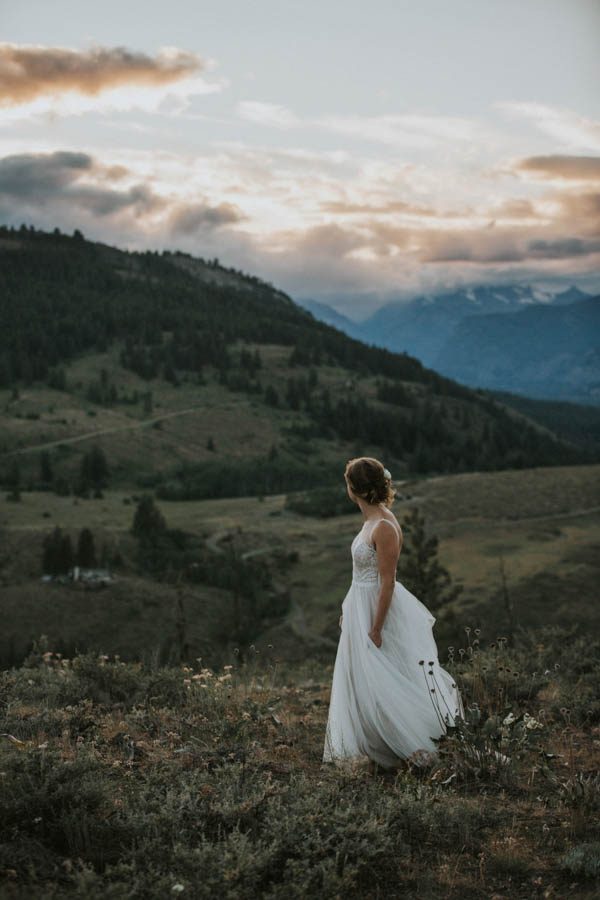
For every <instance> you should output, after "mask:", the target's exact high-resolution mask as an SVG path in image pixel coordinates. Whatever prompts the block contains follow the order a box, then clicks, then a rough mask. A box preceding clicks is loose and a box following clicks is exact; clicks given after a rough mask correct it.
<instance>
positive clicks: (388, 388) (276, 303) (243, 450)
mask: <svg viewBox="0 0 600 900" xmlns="http://www.w3.org/2000/svg"><path fill="white" fill-rule="evenodd" d="M0 258H1V266H0V298H1V299H0V391H2V389H4V392H5V394H4V396H5V398H6V400H5V403H4V411H3V418H4V425H5V426H6V427H5V428H3V432H4V435H3V439H2V445H1V446H0V452H1V453H2V454H3V457H2V465H3V478H4V481H5V483H7V482H8V483H9V486H10V483H11V479H12V482H14V481H15V479H16V478H21V480H22V481H23V480H25V481H26V480H27V479H23V474H22V472H21V473H20V474H19V473H18V472H15V466H16V465H17V466H18V465H21V466H26V465H27V459H31V454H29V456H27V451H28V450H30V449H32V448H35V447H38V446H40V447H41V446H42V445H43V444H44V440H45V441H46V442H47V443H48V444H49V445H51V444H52V443H53V440H52V439H53V438H55V442H56V443H57V444H58V443H60V442H61V441H64V442H65V443H68V442H69V441H71V440H75V439H79V438H78V437H77V436H78V435H80V433H82V432H81V428H80V427H78V429H74V430H73V429H69V427H68V426H66V425H65V427H64V428H62V429H61V428H59V426H58V425H57V424H56V420H55V419H54V420H52V421H50V420H49V419H48V420H45V419H44V412H43V410H41V409H40V408H36V409H35V410H29V411H28V410H27V408H26V407H25V406H23V405H22V404H21V400H22V394H23V392H25V393H27V395H28V397H29V398H30V399H31V398H32V397H33V398H34V397H35V396H36V394H35V392H36V389H37V388H39V389H40V391H41V389H42V388H47V389H48V390H50V391H52V392H54V393H53V394H52V397H51V401H52V403H51V408H54V407H55V406H56V404H57V403H58V402H59V400H60V405H64V404H65V403H66V399H65V398H66V396H67V395H68V398H69V402H70V403H74V404H75V405H78V404H79V405H80V406H81V407H82V408H83V407H86V408H87V414H88V415H91V414H93V415H94V416H95V417H97V423H98V425H100V424H101V417H102V415H108V412H110V414H111V423H112V424H113V425H114V422H115V421H116V416H117V413H119V415H121V418H122V417H123V415H124V413H123V410H125V409H126V410H127V416H128V417H129V418H128V422H129V421H130V420H131V416H134V417H135V418H136V419H137V420H139V422H141V423H142V422H143V421H144V420H145V419H148V418H149V416H150V413H151V412H152V411H153V398H152V392H153V391H154V392H155V394H156V392H157V391H158V390H159V388H160V389H162V388H166V389H168V390H171V394H170V395H169V400H168V406H169V408H171V409H174V410H175V412H177V408H178V404H177V403H176V402H175V403H173V400H172V397H173V396H175V395H176V394H177V391H178V390H179V396H183V395H184V393H185V390H187V391H188V393H187V394H186V395H185V396H186V397H188V396H191V394H190V391H192V390H193V391H195V392H196V395H197V398H198V399H200V397H201V394H202V391H205V390H208V388H209V387H211V386H213V387H214V388H215V390H217V391H218V392H219V395H218V398H217V399H215V403H216V405H217V406H219V405H221V406H222V397H223V392H226V393H227V394H229V395H230V396H231V397H232V399H233V400H234V403H237V402H238V401H237V400H235V398H239V402H240V403H241V402H242V400H243V399H244V398H245V400H246V401H249V402H250V403H251V405H252V410H253V415H254V417H255V418H256V417H259V416H262V417H264V419H265V422H267V423H269V424H268V426H265V427H264V429H263V431H264V433H265V435H266V436H267V435H268V439H267V437H265V442H264V446H262V447H260V451H259V452H257V450H256V449H255V450H254V451H252V450H251V448H250V446H248V447H246V446H244V445H240V446H239V448H237V449H236V452H235V453H234V454H233V458H232V455H231V453H230V454H229V458H228V460H227V463H226V473H227V474H226V477H224V476H223V469H222V466H223V459H222V457H220V454H219V452H218V445H219V437H220V435H219V433H218V427H219V424H218V421H217V419H218V417H217V416H216V414H215V415H214V418H213V422H214V428H213V431H214V430H215V429H216V430H217V433H216V434H212V433H211V437H212V439H213V440H216V443H217V451H216V452H213V453H210V452H207V453H206V454H205V456H206V458H204V459H202V458H199V457H198V455H197V454H196V453H194V454H192V455H193V459H192V460H191V461H186V462H185V464H184V463H181V462H179V463H177V464H175V463H172V464H171V465H167V464H166V463H165V464H164V465H163V464H162V461H161V464H160V465H157V464H156V458H155V459H154V462H153V465H152V467H151V471H148V470H146V472H145V474H144V473H142V472H141V470H140V468H139V467H138V475H140V478H141V480H140V481H139V483H140V484H141V485H143V486H152V487H155V488H157V489H159V488H160V489H161V490H162V491H163V496H168V497H172V498H175V497H177V498H179V499H186V498H193V497H195V498H198V497H203V496H225V495H228V494H229V495H244V494H245V493H248V492H249V493H261V492H263V493H269V492H271V491H281V490H286V489H289V488H297V487H300V486H301V485H302V483H303V481H306V478H307V477H309V478H310V479H311V480H312V481H313V483H315V484H318V483H327V482H328V481H330V479H331V477H332V471H333V470H332V468H331V467H330V466H328V464H327V458H328V453H327V449H328V448H329V450H331V451H333V452H332V453H331V455H330V458H331V460H334V459H335V460H338V467H339V458H340V453H342V454H343V453H348V452H352V447H363V448H364V447H366V446H368V447H371V448H372V452H379V453H381V454H382V456H384V457H385V459H386V460H388V461H390V462H393V463H394V465H395V468H396V472H397V473H398V472H403V471H404V472H415V473H435V472H442V473H443V472H460V471H469V470H473V469H475V470H492V469H502V468H526V467H529V466H539V465H563V464H573V463H579V462H591V461H594V460H595V458H596V456H595V450H592V449H590V450H582V449H580V448H577V447H576V446H575V445H573V444H571V443H570V442H568V441H566V440H562V439H557V437H556V436H555V435H553V434H552V433H551V432H550V431H549V430H548V429H547V428H542V427H540V426H539V425H536V424H535V423H533V422H532V421H531V420H529V419H528V418H527V417H525V416H524V415H521V414H519V413H517V412H515V411H514V410H511V409H510V408H508V407H506V406H504V405H503V404H501V403H498V402H496V401H495V400H494V399H493V398H492V397H491V395H489V394H487V393H486V392H483V391H474V390H472V389H468V388H466V387H463V386H461V385H459V384H457V383H455V382H453V381H452V380H450V379H448V378H444V377H442V376H440V375H438V374H436V373H435V372H433V371H431V370H428V369H427V368H425V367H424V366H422V365H421V364H420V363H419V362H418V361H417V360H416V359H414V358H412V357H411V356H408V355H407V354H403V353H392V352H390V351H388V350H385V349H382V348H377V347H374V346H371V345H366V344H364V343H361V342H360V341H358V340H354V339H352V338H350V337H348V336H347V335H345V334H343V333H342V332H340V331H338V330H337V329H335V328H333V327H331V326H329V325H326V324H325V323H323V322H319V321H317V320H316V319H315V318H314V317H313V316H312V315H311V314H310V313H308V312H307V311H306V310H304V309H302V308H301V307H299V306H298V305H296V304H295V303H294V302H293V301H292V299H291V298H290V297H288V296H287V295H285V294H284V293H282V292H281V291H278V290H276V288H274V287H273V286H272V285H270V284H268V283H266V282H264V281H261V280H260V279H257V278H255V277H253V276H250V275H245V274H244V273H241V272H238V271H237V270H235V269H225V268H223V267H221V266H220V265H219V264H218V261H217V260H212V261H204V260H201V259H196V258H194V257H191V256H188V255H185V254H179V253H165V252H163V253H158V252H144V253H132V252H125V251H120V250H117V249H115V248H112V247H108V246H106V245H103V244H99V243H93V242H90V241H87V240H85V239H84V237H83V236H82V235H81V234H80V233H79V232H75V234H74V235H73V236H66V235H63V234H61V233H60V232H58V230H57V231H55V232H54V233H45V232H41V231H35V230H33V229H28V228H26V227H24V226H22V227H21V229H20V230H15V229H9V228H2V229H0ZM102 354H104V355H105V356H106V358H107V359H108V363H107V364H106V365H107V367H106V368H102V369H101V370H100V371H94V372H92V371H90V373H87V374H84V377H83V378H81V377H79V376H80V374H81V361H82V360H85V359H86V358H88V357H89V358H92V357H94V358H99V357H101V356H102ZM78 365H79V367H80V368H79V370H78V372H79V375H78V377H77V378H75V377H72V372H73V371H74V368H76V367H77V366H78ZM128 378H129V379H131V378H135V379H136V385H137V387H136V389H135V390H134V391H132V392H129V393H128V392H127V390H126V388H125V383H126V381H127V379H128ZM39 396H40V397H41V396H42V394H41V393H40V394H39ZM215 396H216V395H215ZM199 406H201V403H199ZM48 408H50V407H48ZM36 417H37V419H36ZM24 418H27V419H29V422H28V429H27V430H26V429H24V428H23V427H22V426H23V419H24ZM208 418H209V420H210V415H209V416H208ZM34 420H35V423H36V424H35V423H34V424H32V423H33V421H34ZM206 420H207V417H206V415H205V416H204V421H205V422H206ZM65 421H70V420H69V419H68V417H66V418H65ZM73 421H74V420H73ZM38 426H39V427H38ZM128 427H129V425H128ZM36 428H37V430H36ZM53 429H54V430H53ZM88 430H89V429H88ZM99 430H100V429H99ZM147 437H148V441H150V442H151V440H152V439H154V438H155V437H156V438H157V439H158V438H159V437H160V435H157V434H156V432H155V433H154V435H150V434H149V432H147ZM318 442H321V443H320V444H319V443H318ZM183 443H185V441H183ZM181 445H182V444H181V441H180V446H181ZM147 446H150V444H148V445H147ZM209 449H210V447H209ZM129 451H130V453H131V447H130V448H129ZM109 453H110V447H109ZM169 458H170V459H171V461H173V459H177V456H175V457H174V456H173V455H171V456H170V457H169ZM109 462H110V459H109ZM139 462H140V463H141V464H142V466H141V469H142V470H143V464H144V463H145V462H146V459H140V460H139ZM256 472H258V476H257V477H255V475H254V474H253V473H256ZM142 474H143V478H142V477H141V475H142ZM128 477H129V475H128ZM27 478H29V479H30V480H31V478H34V480H35V478H37V474H36V475H35V476H34V475H33V474H32V472H31V471H30V472H29V473H28V476H27Z"/></svg>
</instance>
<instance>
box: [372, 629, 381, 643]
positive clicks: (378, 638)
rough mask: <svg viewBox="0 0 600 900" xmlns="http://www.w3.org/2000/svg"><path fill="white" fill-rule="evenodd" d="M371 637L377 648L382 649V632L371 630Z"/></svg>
mask: <svg viewBox="0 0 600 900" xmlns="http://www.w3.org/2000/svg"><path fill="white" fill-rule="evenodd" d="M369 637H370V638H371V640H372V641H373V643H374V644H375V646H376V647H381V644H382V638H381V631H374V630H373V629H371V631H370V632H369Z"/></svg>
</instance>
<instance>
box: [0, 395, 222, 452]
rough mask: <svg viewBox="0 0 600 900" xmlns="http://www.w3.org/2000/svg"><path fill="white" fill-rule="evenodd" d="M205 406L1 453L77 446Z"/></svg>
mask: <svg viewBox="0 0 600 900" xmlns="http://www.w3.org/2000/svg"><path fill="white" fill-rule="evenodd" d="M205 408H206V407H205V406H189V407H187V408H186V409H176V410H173V412H168V413H162V414H161V415H160V416H153V417H152V418H151V419H142V420H140V421H139V422H129V423H128V424H127V425H114V426H113V427H112V428H101V429H99V430H98V431H87V432H85V434H77V435H75V436H74V437H66V438H61V439H59V440H57V441H47V442H46V443H44V444H34V445H33V446H31V447H21V448H20V449H19V450H9V451H8V452H6V453H2V454H1V456H2V457H7V456H18V455H20V454H23V453H35V452H36V451H37V450H47V449H49V448H50V447H58V446H59V444H77V443H78V442H79V441H87V440H90V439H91V438H97V437H102V435H104V434H116V433H117V432H119V431H131V430H132V429H135V428H147V427H148V426H150V425H154V423H155V422H162V421H163V420H164V419H172V418H174V417H175V416H183V415H186V414H187V413H192V412H198V410H201V409H205Z"/></svg>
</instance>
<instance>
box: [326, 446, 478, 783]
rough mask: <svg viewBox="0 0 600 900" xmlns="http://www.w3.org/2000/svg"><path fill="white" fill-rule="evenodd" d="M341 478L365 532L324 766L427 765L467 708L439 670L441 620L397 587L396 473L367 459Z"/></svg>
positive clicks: (348, 602) (358, 544) (343, 619)
mask: <svg viewBox="0 0 600 900" xmlns="http://www.w3.org/2000/svg"><path fill="white" fill-rule="evenodd" d="M344 478H345V480H346V487H347V492H348V496H349V497H350V499H351V500H352V501H353V502H354V503H356V504H357V505H358V506H359V508H360V510H361V512H362V514H363V519H364V522H363V526H362V528H361V529H360V531H359V532H358V534H356V535H355V537H354V540H353V541H352V545H351V555H352V582H351V584H350V588H349V590H348V592H347V594H346V596H345V598H344V601H343V603H342V615H341V616H340V629H341V634H340V639H339V644H338V649H337V655H336V659H335V665H334V669H333V680H332V686H331V700H330V704H329V715H328V721H327V728H326V732H325V745H324V749H323V762H333V763H336V764H337V765H347V764H350V765H351V766H353V765H355V764H357V763H358V764H359V765H360V764H361V763H366V764H368V765H371V767H372V766H373V765H374V764H379V765H381V766H382V767H384V768H386V769H395V768H397V767H398V765H399V764H400V761H401V760H403V759H408V758H412V761H413V762H415V763H416V764H417V765H420V764H422V763H424V762H426V761H427V760H428V759H431V758H432V755H433V754H434V753H435V750H436V745H435V743H434V739H435V738H438V737H440V736H441V735H442V734H444V733H445V731H446V730H447V726H448V725H452V724H454V719H455V717H459V716H461V717H462V716H463V715H464V710H463V704H462V700H461V697H460V693H459V691H458V688H457V686H456V684H455V682H454V679H453V678H452V677H451V675H449V673H448V672H446V670H445V669H443V668H442V667H441V666H440V664H439V662H438V656H437V646H436V643H435V640H434V637H433V633H432V626H433V623H434V622H435V617H434V616H432V615H431V613H430V612H429V610H428V609H427V608H426V607H425V606H424V605H423V603H421V601H420V600H419V599H418V598H417V597H415V596H414V594H411V592H410V591H409V590H407V588H405V587H404V585H403V584H402V583H401V582H399V581H397V580H396V566H397V563H398V558H399V556H400V551H401V549H402V541H403V537H402V529H401V527H400V525H399V524H398V521H397V519H396V517H395V516H394V514H393V513H392V512H390V510H389V507H390V506H391V504H392V503H393V500H394V494H395V491H394V489H393V488H392V478H391V475H390V473H389V472H388V470H387V469H385V468H384V466H383V465H382V464H381V463H380V462H379V460H377V459H374V458H372V457H370V456H360V457H357V458H354V459H350V460H348V462H347V464H346V468H345V471H344Z"/></svg>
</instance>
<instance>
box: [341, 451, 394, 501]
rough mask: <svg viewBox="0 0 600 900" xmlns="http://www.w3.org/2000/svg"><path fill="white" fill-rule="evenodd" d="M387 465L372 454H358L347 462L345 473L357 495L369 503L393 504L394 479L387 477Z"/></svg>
mask: <svg viewBox="0 0 600 900" xmlns="http://www.w3.org/2000/svg"><path fill="white" fill-rule="evenodd" d="M384 473H385V466H383V465H382V464H381V463H380V462H379V460H378V459H374V457H372V456H357V457H355V458H354V459H349V460H348V462H347V463H346V468H345V470H344V475H345V477H346V478H347V479H348V483H349V484H350V488H351V490H352V492H353V493H354V494H356V495H357V497H362V499H363V500H366V502H367V503H383V504H384V506H388V507H389V506H391V505H392V503H393V502H394V498H395V496H396V491H395V490H394V488H393V487H392V479H391V478H386V477H385V474H384Z"/></svg>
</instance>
